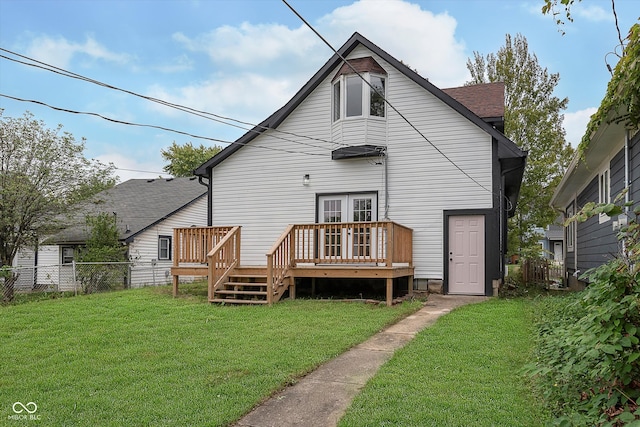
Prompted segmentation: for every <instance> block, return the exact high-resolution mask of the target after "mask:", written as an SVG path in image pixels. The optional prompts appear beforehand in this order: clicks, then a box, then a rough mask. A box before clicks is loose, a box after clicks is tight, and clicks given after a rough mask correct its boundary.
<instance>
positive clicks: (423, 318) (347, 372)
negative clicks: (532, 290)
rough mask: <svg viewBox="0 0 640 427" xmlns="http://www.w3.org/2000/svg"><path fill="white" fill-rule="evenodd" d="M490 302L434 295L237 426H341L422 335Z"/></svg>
mask: <svg viewBox="0 0 640 427" xmlns="http://www.w3.org/2000/svg"><path fill="white" fill-rule="evenodd" d="M486 299H487V298H486V297H475V296H458V295H435V294H431V295H429V298H428V300H427V302H426V304H425V306H424V307H423V308H421V309H420V310H419V311H417V312H416V313H414V314H412V315H411V316H408V317H406V318H405V319H403V320H401V321H400V322H398V323H396V324H395V325H392V326H390V327H389V328H387V329H385V330H384V331H382V332H380V333H378V334H376V335H374V336H373V337H371V338H370V339H369V340H367V341H365V342H363V343H362V344H359V345H357V346H355V347H353V348H352V349H351V350H349V351H347V352H346V353H344V354H342V355H340V356H338V357H337V358H335V359H333V360H331V361H329V362H327V363H325V364H324V365H322V366H320V367H319V368H318V369H316V370H315V371H313V372H312V373H310V374H309V375H307V376H305V377H304V378H301V379H300V380H299V381H298V382H297V383H296V384H295V385H293V386H291V387H287V388H286V389H284V390H283V391H282V392H280V393H278V394H277V395H275V396H273V397H271V398H270V399H269V400H267V401H266V402H265V403H263V404H262V405H260V406H258V407H257V408H256V409H254V410H253V411H252V412H250V413H249V414H247V415H246V416H244V417H243V418H242V419H241V420H240V421H238V423H237V424H235V425H236V426H237V427H287V426H305V427H329V426H335V425H336V424H337V423H338V421H339V420H340V418H341V417H342V415H343V414H344V413H345V411H346V410H347V408H348V407H349V405H350V404H351V401H352V400H353V398H354V397H355V396H356V395H357V394H358V393H359V392H360V390H361V389H362V388H363V387H364V385H365V384H366V382H367V381H368V380H369V379H370V378H371V377H373V376H374V375H375V374H376V372H377V371H378V369H379V368H380V367H381V366H382V365H383V364H384V363H385V362H386V361H387V360H389V359H390V358H391V356H393V353H394V352H395V351H396V350H397V349H399V348H401V347H403V346H404V345H405V344H406V343H407V342H409V341H410V340H411V339H413V337H415V336H416V334H417V333H418V332H420V331H421V330H422V329H424V328H426V327H427V326H430V325H432V324H433V323H434V322H435V321H436V320H437V319H438V317H440V316H442V315H444V314H446V313H449V312H450V311H451V310H452V309H454V308H456V307H459V306H461V305H465V304H470V303H475V302H480V301H485V300H486Z"/></svg>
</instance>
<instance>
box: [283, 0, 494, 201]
mask: <svg viewBox="0 0 640 427" xmlns="http://www.w3.org/2000/svg"><path fill="white" fill-rule="evenodd" d="M282 2H283V3H284V4H285V5H287V7H288V8H289V9H291V11H292V12H293V13H294V14H295V15H296V16H297V17H298V18H300V20H301V21H302V22H303V23H304V24H305V25H306V26H307V27H309V29H310V30H311V31H313V32H314V33H315V34H316V35H317V36H318V37H319V38H320V40H322V41H323V42H324V44H326V45H327V46H328V47H329V49H331V50H332V51H333V53H335V54H336V55H337V56H338V57H339V58H340V59H341V60H342V62H344V63H345V64H346V65H347V66H348V67H349V68H350V69H351V71H353V72H354V73H355V74H357V75H358V77H360V79H362V81H364V82H365V83H366V84H367V85H368V86H369V87H370V88H371V89H373V90H374V91H375V92H376V93H377V94H378V95H379V96H380V97H381V98H382V99H383V100H384V102H385V103H386V104H387V105H388V106H389V107H391V109H392V110H393V111H395V112H396V114H398V115H399V116H400V117H401V118H402V119H403V120H404V121H405V122H406V123H407V124H408V125H409V126H411V128H413V130H415V131H416V132H417V133H418V134H419V135H420V136H421V137H422V139H424V140H425V141H427V142H428V143H429V145H431V147H433V148H434V149H435V150H436V151H437V152H438V153H440V155H441V156H442V157H444V158H445V159H446V160H447V161H448V162H449V163H451V164H452V165H453V166H454V167H455V168H456V169H458V170H459V171H460V172H462V173H463V174H464V175H465V176H466V177H467V178H469V179H470V180H471V181H473V182H474V183H475V184H477V185H478V186H479V187H480V188H482V189H483V190H485V191H488V192H489V193H491V194H493V191H492V190H490V189H488V188H487V187H485V186H484V185H482V184H481V183H479V182H478V181H477V180H476V179H475V178H473V177H472V176H471V175H469V174H468V173H467V172H466V171H465V170H464V169H462V168H461V167H460V166H458V165H457V164H456V163H455V162H454V161H453V160H451V159H450V158H449V157H448V156H447V155H446V154H445V153H444V152H442V150H440V149H439V148H438V147H437V146H436V145H435V144H434V143H432V142H431V141H430V140H429V138H427V137H426V136H425V135H424V134H423V133H422V132H420V130H419V129H418V128H417V127H415V125H414V124H413V123H411V122H410V121H409V119H407V118H406V117H405V116H404V114H402V113H401V112H400V111H398V109H397V108H396V107H395V106H393V104H391V102H389V100H388V99H387V98H386V97H385V95H384V94H382V93H380V92H379V91H378V89H376V88H375V87H374V86H373V85H372V84H371V83H369V82H368V81H367V80H366V79H365V78H364V76H363V75H362V74H360V73H359V72H358V71H357V70H356V69H355V68H354V67H353V65H351V64H350V63H349V61H347V60H346V58H345V57H344V56H342V55H341V54H340V52H338V51H337V50H336V49H335V48H334V47H333V46H332V45H331V43H329V42H328V41H327V39H325V38H324V37H323V36H322V34H320V33H319V32H318V31H317V30H316V29H315V28H314V27H313V26H312V25H311V24H310V23H309V22H308V21H307V20H306V19H305V18H304V17H303V16H302V15H300V14H299V13H298V11H297V10H295V9H294V8H293V7H292V6H291V5H290V4H289V3H287V0H282Z"/></svg>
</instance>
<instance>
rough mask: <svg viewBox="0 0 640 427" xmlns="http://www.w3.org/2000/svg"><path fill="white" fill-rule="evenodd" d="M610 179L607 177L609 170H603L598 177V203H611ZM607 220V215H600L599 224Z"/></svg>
mask: <svg viewBox="0 0 640 427" xmlns="http://www.w3.org/2000/svg"><path fill="white" fill-rule="evenodd" d="M610 192H611V179H610V177H609V169H605V170H604V171H602V172H601V173H600V174H599V175H598V202H599V203H610V202H611V194H610ZM608 220H609V216H608V215H607V214H600V223H603V222H606V221H608Z"/></svg>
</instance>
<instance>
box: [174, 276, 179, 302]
mask: <svg viewBox="0 0 640 427" xmlns="http://www.w3.org/2000/svg"><path fill="white" fill-rule="evenodd" d="M179 279H180V276H178V275H177V274H174V276H173V297H174V298H175V297H177V296H178V281H179Z"/></svg>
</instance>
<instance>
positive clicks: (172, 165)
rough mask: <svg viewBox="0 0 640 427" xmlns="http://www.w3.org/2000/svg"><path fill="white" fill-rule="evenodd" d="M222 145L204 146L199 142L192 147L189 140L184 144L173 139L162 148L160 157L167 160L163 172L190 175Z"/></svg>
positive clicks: (179, 175)
mask: <svg viewBox="0 0 640 427" xmlns="http://www.w3.org/2000/svg"><path fill="white" fill-rule="evenodd" d="M220 150H222V147H219V146H217V145H214V146H213V147H205V146H204V145H202V144H200V146H199V147H194V146H193V144H191V142H187V143H186V144H184V145H178V144H176V142H175V141H174V142H173V144H171V147H169V148H168V149H166V150H162V151H161V152H160V153H161V154H162V158H163V159H164V160H166V161H168V162H169V164H168V165H166V166H164V167H163V169H164V171H165V172H167V173H170V174H171V175H173V176H175V177H181V176H183V177H185V176H192V175H193V171H194V169H196V168H197V167H198V166H200V165H201V164H203V163H204V162H206V161H207V160H209V159H210V158H212V157H213V156H215V155H216V154H218V153H219V152H220Z"/></svg>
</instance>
